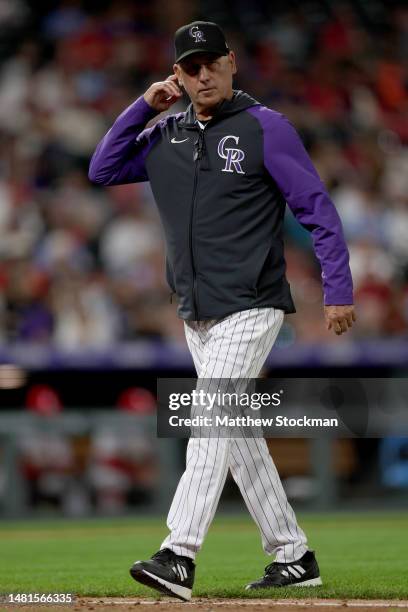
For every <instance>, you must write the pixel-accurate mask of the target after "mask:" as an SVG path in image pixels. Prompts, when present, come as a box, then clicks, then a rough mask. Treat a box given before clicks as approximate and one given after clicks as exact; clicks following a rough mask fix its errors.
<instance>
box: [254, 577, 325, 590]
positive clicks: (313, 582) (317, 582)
mask: <svg viewBox="0 0 408 612" xmlns="http://www.w3.org/2000/svg"><path fill="white" fill-rule="evenodd" d="M322 584H323V582H322V579H321V578H320V576H318V577H317V578H310V579H309V580H304V581H303V582H292V584H285V585H276V586H272V585H271V586H267V587H255V588H254V587H251V585H250V584H247V586H246V587H245V590H246V591H261V590H262V589H282V588H284V589H286V588H288V587H314V586H322Z"/></svg>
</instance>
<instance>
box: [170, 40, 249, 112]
mask: <svg viewBox="0 0 408 612" xmlns="http://www.w3.org/2000/svg"><path fill="white" fill-rule="evenodd" d="M173 69H174V73H175V74H176V76H177V78H178V81H179V83H180V84H181V85H182V86H183V87H184V89H185V90H186V92H187V94H188V95H189V97H190V99H191V101H192V102H193V104H194V106H195V107H196V108H199V109H200V108H211V107H213V106H216V105H217V104H219V103H220V102H221V101H222V100H224V99H225V98H231V96H232V78H233V75H234V74H235V73H236V71H237V69H236V65H235V56H234V53H233V51H230V52H229V53H228V55H220V56H217V55H215V54H213V53H194V54H193V55H190V56H189V57H186V59H184V60H181V62H180V63H179V64H174V66H173Z"/></svg>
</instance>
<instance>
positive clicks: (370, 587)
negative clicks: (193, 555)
mask: <svg viewBox="0 0 408 612" xmlns="http://www.w3.org/2000/svg"><path fill="white" fill-rule="evenodd" d="M300 523H301V525H302V527H303V528H304V529H305V531H306V533H307V534H308V537H309V543H310V545H311V547H313V548H315V549H316V551H317V553H318V560H319V563H320V567H321V572H322V578H323V581H324V586H323V587H318V588H314V589H307V588H303V589H299V588H297V589H285V590H284V589H279V590H270V591H268V592H267V593H265V592H261V593H259V595H256V594H254V593H251V595H250V597H256V596H259V597H265V595H267V596H268V597H279V598H281V597H298V598H304V597H357V598H404V599H406V598H408V554H407V553H408V516H407V515H404V516H403V515H401V514H381V515H379V514H352V515H320V516H319V515H313V516H305V517H303V518H302V517H300ZM166 533H167V532H166V528H165V525H164V520H160V521H159V520H157V519H140V518H135V519H134V520H130V519H126V520H119V519H118V520H109V521H108V520H106V521H102V520H97V521H81V522H73V521H54V522H48V523H44V522H41V523H34V522H30V523H25V522H23V523H15V522H14V523H0V550H1V554H0V576H1V579H0V584H1V586H0V591H1V592H3V593H5V592H31V593H33V592H36V593H38V592H72V593H76V594H78V595H89V596H98V595H100V596H107V595H113V596H121V595H123V596H129V595H143V596H152V595H154V593H153V591H151V590H149V589H147V588H144V587H142V586H140V587H139V586H138V585H137V584H136V583H135V582H134V581H133V580H132V579H131V578H130V577H129V575H128V568H129V566H130V565H131V564H132V563H133V561H135V560H136V559H140V558H141V559H143V558H146V557H149V556H150V555H151V554H152V553H153V552H155V551H156V550H157V549H158V548H159V545H160V542H161V540H162V539H163V537H164V536H165V535H166ZM197 561H198V565H197V573H196V583H195V587H194V595H196V596H202V597H206V596H209V597H210V596H214V597H249V594H248V593H247V592H245V591H244V589H243V586H244V585H245V584H246V583H247V582H248V581H250V580H253V579H256V578H258V577H259V576H260V575H261V574H262V570H263V567H264V566H265V565H266V564H267V563H269V562H270V561H271V559H270V558H269V557H267V556H266V555H265V554H264V553H263V551H262V549H261V545H260V538H259V535H258V532H257V529H256V527H255V526H254V525H253V524H252V522H251V521H250V519H246V518H245V517H242V518H241V517H232V518H226V517H221V518H218V519H216V520H215V521H214V523H213V525H212V527H211V529H210V532H209V534H208V538H207V540H206V542H205V545H204V547H203V549H202V551H201V553H200V555H199V557H198V559H197Z"/></svg>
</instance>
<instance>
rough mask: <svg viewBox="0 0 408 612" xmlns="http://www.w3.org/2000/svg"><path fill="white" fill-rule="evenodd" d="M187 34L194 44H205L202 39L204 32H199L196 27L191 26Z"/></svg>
mask: <svg viewBox="0 0 408 612" xmlns="http://www.w3.org/2000/svg"><path fill="white" fill-rule="evenodd" d="M189 34H190V36H191V38H194V41H195V42H196V43H198V42H206V40H205V38H204V32H202V31H201V30H199V29H198V26H197V25H195V26H191V28H190V29H189Z"/></svg>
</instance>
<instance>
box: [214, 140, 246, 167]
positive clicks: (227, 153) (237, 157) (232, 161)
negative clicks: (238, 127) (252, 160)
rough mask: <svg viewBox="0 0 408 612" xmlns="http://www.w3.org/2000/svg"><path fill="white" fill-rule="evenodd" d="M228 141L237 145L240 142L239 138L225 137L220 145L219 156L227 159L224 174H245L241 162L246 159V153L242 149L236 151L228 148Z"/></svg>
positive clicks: (233, 148)
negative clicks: (230, 140)
mask: <svg viewBox="0 0 408 612" xmlns="http://www.w3.org/2000/svg"><path fill="white" fill-rule="evenodd" d="M228 139H232V140H233V141H234V142H235V144H238V142H239V136H232V135H229V136H224V138H221V140H220V142H219V143H218V155H219V156H220V157H221V158H222V159H225V166H224V168H222V171H223V172H238V174H245V172H244V171H243V169H242V166H241V162H242V160H243V159H244V158H245V153H244V152H243V150H242V149H236V148H235V147H227V146H226V144H225V143H226V142H227V140H228Z"/></svg>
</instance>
